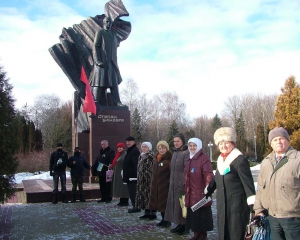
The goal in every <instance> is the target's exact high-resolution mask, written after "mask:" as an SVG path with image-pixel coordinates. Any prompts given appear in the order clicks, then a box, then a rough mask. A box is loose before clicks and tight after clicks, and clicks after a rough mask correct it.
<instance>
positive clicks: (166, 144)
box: [156, 140, 169, 150]
mask: <svg viewBox="0 0 300 240" xmlns="http://www.w3.org/2000/svg"><path fill="white" fill-rule="evenodd" d="M160 145H163V146H164V147H165V148H166V149H167V150H169V144H168V143H167V142H166V141H164V140H162V141H159V142H158V143H157V145H156V149H157V150H158V147H159V146H160Z"/></svg>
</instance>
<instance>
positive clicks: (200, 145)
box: [188, 138, 202, 159]
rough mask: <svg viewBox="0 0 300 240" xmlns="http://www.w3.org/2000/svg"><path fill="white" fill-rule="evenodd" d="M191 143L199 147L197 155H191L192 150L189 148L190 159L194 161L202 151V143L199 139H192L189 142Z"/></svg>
mask: <svg viewBox="0 0 300 240" xmlns="http://www.w3.org/2000/svg"><path fill="white" fill-rule="evenodd" d="M190 142H191V143H195V144H196V145H197V149H196V152H195V153H191V151H190V148H189V152H190V159H192V158H193V157H194V156H195V154H196V153H197V152H199V151H200V150H201V149H202V141H201V140H200V139H199V138H190V139H189V141H188V144H189V143H190Z"/></svg>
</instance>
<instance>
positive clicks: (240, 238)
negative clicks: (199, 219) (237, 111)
mask: <svg viewBox="0 0 300 240" xmlns="http://www.w3.org/2000/svg"><path fill="white" fill-rule="evenodd" d="M214 140H215V144H216V145H217V146H218V148H219V150H220V152H221V154H220V156H219V158H218V162H217V171H216V175H215V177H214V179H213V180H212V181H211V183H210V184H209V186H208V187H207V191H208V192H207V194H206V196H209V195H211V194H212V193H213V192H214V190H215V189H217V215H218V232H219V239H220V240H244V234H245V229H246V225H247V223H248V222H249V216H250V211H252V209H253V204H254V200H255V188H254V182H253V177H252V173H251V171H250V166H249V163H248V161H247V160H246V159H245V157H244V156H243V154H242V153H241V152H240V151H239V150H238V149H237V148H235V143H236V132H235V130H234V129H233V128H230V127H222V128H219V129H218V130H217V131H216V132H215V134H214Z"/></svg>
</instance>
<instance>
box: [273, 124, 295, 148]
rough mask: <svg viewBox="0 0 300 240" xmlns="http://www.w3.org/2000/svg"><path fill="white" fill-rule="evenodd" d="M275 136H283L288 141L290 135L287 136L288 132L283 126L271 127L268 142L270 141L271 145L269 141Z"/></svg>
mask: <svg viewBox="0 0 300 240" xmlns="http://www.w3.org/2000/svg"><path fill="white" fill-rule="evenodd" d="M275 137H284V138H286V139H287V140H288V141H290V136H289V134H288V132H287V131H286V130H285V129H284V128H283V127H276V128H274V129H272V130H271V131H270V132H269V143H270V145H271V142H272V140H273V138H275Z"/></svg>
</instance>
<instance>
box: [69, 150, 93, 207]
mask: <svg viewBox="0 0 300 240" xmlns="http://www.w3.org/2000/svg"><path fill="white" fill-rule="evenodd" d="M67 165H68V167H69V168H71V181H72V200H71V203H74V202H76V191H77V186H78V190H79V200H80V202H85V199H84V196H83V175H84V168H86V169H91V166H90V164H89V163H88V162H87V161H86V160H85V158H84V157H83V156H81V151H80V148H79V147H75V149H74V155H73V156H71V157H70V158H69V160H68V163H67Z"/></svg>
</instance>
